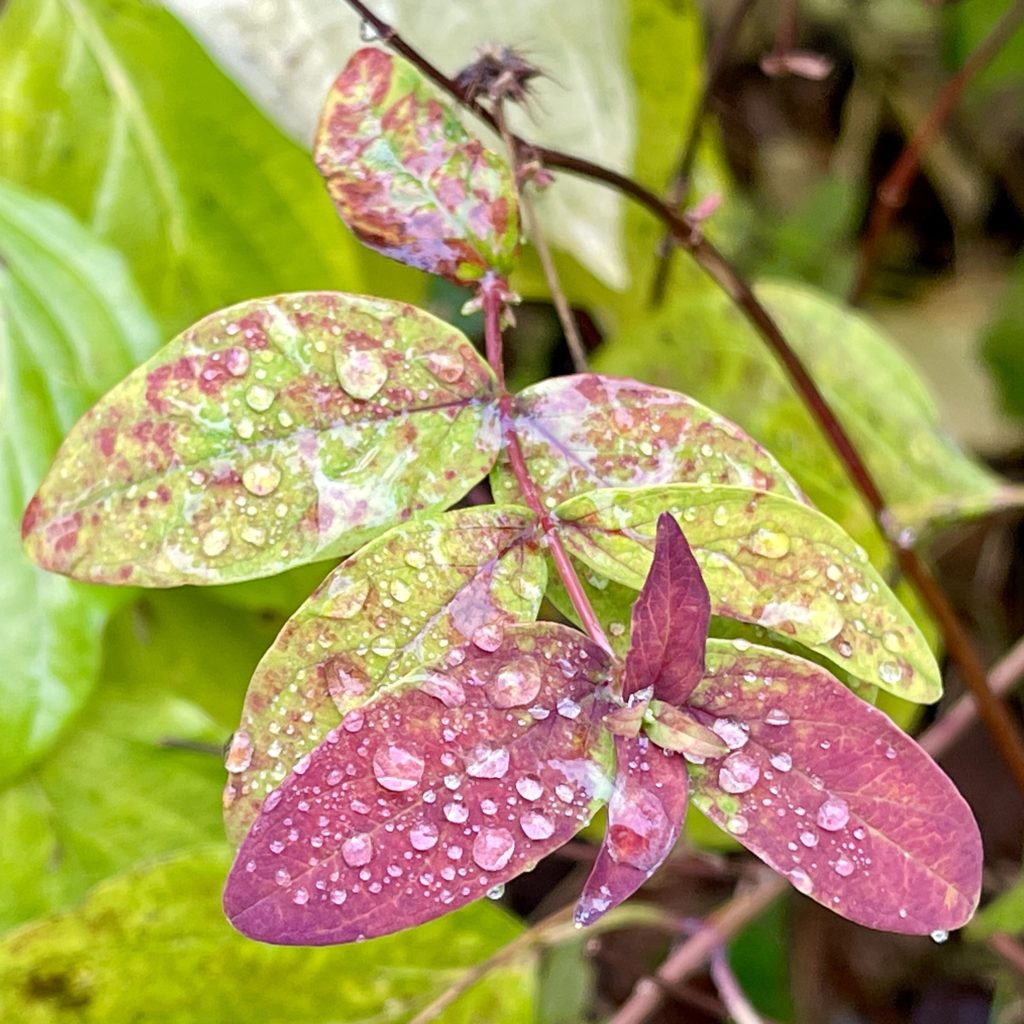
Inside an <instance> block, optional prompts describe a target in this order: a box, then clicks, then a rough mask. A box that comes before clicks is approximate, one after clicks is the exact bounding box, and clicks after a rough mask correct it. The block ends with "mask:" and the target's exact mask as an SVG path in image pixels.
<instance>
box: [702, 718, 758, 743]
mask: <svg viewBox="0 0 1024 1024" xmlns="http://www.w3.org/2000/svg"><path fill="white" fill-rule="evenodd" d="M711 731H712V732H713V733H715V735H716V736H718V737H719V739H721V740H722V742H724V743H725V745H726V746H727V747H728V748H729V749H730V750H740V749H741V748H742V747H745V746H746V745H747V740H748V739H750V726H749V725H747V723H746V722H743V721H741V720H740V719H738V718H716V719H715V720H714V721H713V722H712V723H711Z"/></svg>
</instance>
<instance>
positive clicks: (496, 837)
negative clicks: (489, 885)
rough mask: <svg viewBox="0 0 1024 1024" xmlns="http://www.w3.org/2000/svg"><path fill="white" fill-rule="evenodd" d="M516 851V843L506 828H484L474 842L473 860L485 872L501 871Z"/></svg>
mask: <svg viewBox="0 0 1024 1024" xmlns="http://www.w3.org/2000/svg"><path fill="white" fill-rule="evenodd" d="M515 851H516V841H515V839H514V838H513V837H512V833H511V832H509V830H508V829H505V828H483V829H481V830H480V832H479V833H478V834H477V837H476V839H474V840H473V860H474V861H476V863H477V864H478V865H479V867H481V868H482V869H483V870H484V871H500V870H501V869H502V868H503V867H505V865H506V864H508V862H509V861H510V860H511V859H512V854H514V853H515Z"/></svg>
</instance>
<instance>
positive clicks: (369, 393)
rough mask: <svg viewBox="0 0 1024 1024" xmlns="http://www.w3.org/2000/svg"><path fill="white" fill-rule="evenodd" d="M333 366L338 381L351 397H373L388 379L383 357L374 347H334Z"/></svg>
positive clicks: (363, 399)
mask: <svg viewBox="0 0 1024 1024" xmlns="http://www.w3.org/2000/svg"><path fill="white" fill-rule="evenodd" d="M334 368H335V370H336V371H337V373H338V383H339V384H341V386H342V387H343V388H344V389H345V391H346V392H347V393H348V394H350V395H351V396H352V397H353V398H358V399H360V400H361V401H364V402H365V401H366V400H367V399H370V398H373V396H374V395H375V394H377V392H378V391H380V389H381V388H382V387H384V382H385V381H386V380H387V379H388V368H387V365H386V364H385V362H384V357H383V356H382V355H381V354H380V352H378V351H377V350H376V349H342V348H339V349H336V350H335V353H334Z"/></svg>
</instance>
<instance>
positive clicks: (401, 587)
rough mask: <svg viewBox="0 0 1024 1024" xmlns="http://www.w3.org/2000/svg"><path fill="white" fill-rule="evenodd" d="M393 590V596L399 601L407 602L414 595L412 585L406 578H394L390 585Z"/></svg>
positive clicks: (401, 602)
mask: <svg viewBox="0 0 1024 1024" xmlns="http://www.w3.org/2000/svg"><path fill="white" fill-rule="evenodd" d="M388 590H390V591H391V596H392V597H393V598H394V599H395V600H396V601H397V602H398V603H399V604H405V602H406V601H408V600H409V598H410V597H412V587H410V586H409V584H408V583H406V582H405V581H404V580H400V579H394V580H392V581H391V586H390V587H388Z"/></svg>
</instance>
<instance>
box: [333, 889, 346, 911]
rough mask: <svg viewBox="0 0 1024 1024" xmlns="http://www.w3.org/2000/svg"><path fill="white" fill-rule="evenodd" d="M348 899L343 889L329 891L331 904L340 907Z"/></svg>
mask: <svg viewBox="0 0 1024 1024" xmlns="http://www.w3.org/2000/svg"><path fill="white" fill-rule="evenodd" d="M347 899H348V893H347V892H345V890H344V889H332V890H331V902H332V903H333V904H334V905H335V906H336V907H340V906H341V905H342V903H344V902H345V900H347Z"/></svg>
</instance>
